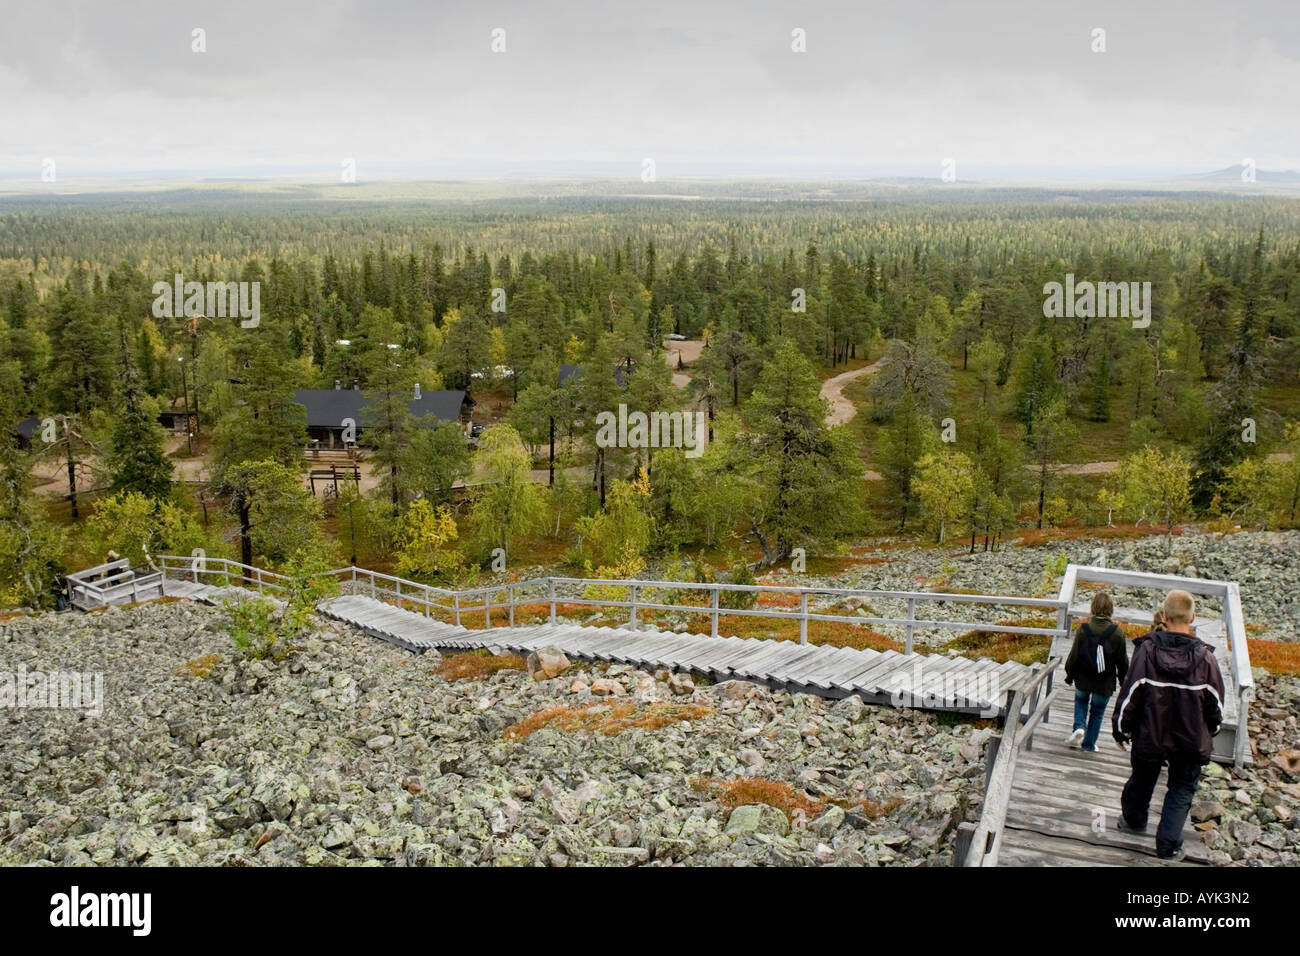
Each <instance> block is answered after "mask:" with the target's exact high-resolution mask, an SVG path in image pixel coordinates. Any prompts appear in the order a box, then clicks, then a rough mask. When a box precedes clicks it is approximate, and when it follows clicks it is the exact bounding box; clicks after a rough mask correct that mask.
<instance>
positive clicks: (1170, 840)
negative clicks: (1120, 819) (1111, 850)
mask: <svg viewBox="0 0 1300 956" xmlns="http://www.w3.org/2000/svg"><path fill="white" fill-rule="evenodd" d="M1131 763H1132V765H1133V773H1132V774H1130V776H1129V778H1128V783H1126V784H1124V794H1123V796H1122V797H1121V798H1120V807H1121V808H1122V810H1123V812H1124V822H1125V823H1127V824H1128V825H1129V826H1130V827H1132V828H1133V829H1134V830H1144V829H1146V825H1147V808H1148V807H1149V806H1150V805H1151V794H1152V793H1154V792H1155V789H1156V782H1157V781H1158V780H1159V779H1160V768H1161V767H1163V766H1164V761H1162V760H1140V759H1138V757H1137V755H1136V754H1134V755H1133V756H1132V759H1131ZM1200 777H1201V765H1200V763H1198V762H1195V761H1183V760H1171V761H1169V787H1168V789H1167V790H1166V791H1165V804H1164V806H1163V807H1162V808H1161V810H1160V826H1159V827H1157V829H1156V856H1162V857H1167V856H1172V855H1173V853H1174V851H1175V850H1177V849H1178V848H1179V847H1180V846H1182V843H1183V826H1184V825H1185V824H1186V823H1187V812H1188V811H1189V810H1190V809H1191V808H1192V797H1194V796H1195V795H1196V782H1197V780H1199V779H1200Z"/></svg>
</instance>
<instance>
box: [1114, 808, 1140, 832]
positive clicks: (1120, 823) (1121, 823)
mask: <svg viewBox="0 0 1300 956" xmlns="http://www.w3.org/2000/svg"><path fill="white" fill-rule="evenodd" d="M1115 829H1116V830H1119V831H1120V832H1121V833H1146V832H1147V828H1146V827H1142V828H1140V829H1139V828H1138V827H1131V826H1129V824H1128V821H1127V820H1125V819H1124V814H1123V812H1122V811H1121V813H1120V815H1119V819H1118V820H1116V821H1115Z"/></svg>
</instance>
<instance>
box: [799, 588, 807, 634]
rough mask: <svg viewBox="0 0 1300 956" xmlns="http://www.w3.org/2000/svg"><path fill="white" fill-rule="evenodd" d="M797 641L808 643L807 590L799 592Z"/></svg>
mask: <svg viewBox="0 0 1300 956" xmlns="http://www.w3.org/2000/svg"><path fill="white" fill-rule="evenodd" d="M799 643H800V644H807V643H808V592H807V591H802V590H801V591H800V592H799Z"/></svg>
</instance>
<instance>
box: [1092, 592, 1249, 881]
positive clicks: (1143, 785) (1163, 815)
mask: <svg viewBox="0 0 1300 956" xmlns="http://www.w3.org/2000/svg"><path fill="white" fill-rule="evenodd" d="M1164 611H1165V626H1164V628H1163V629H1161V630H1159V631H1156V632H1155V633H1154V634H1152V635H1151V636H1150V637H1149V638H1148V639H1147V640H1145V641H1143V642H1142V644H1141V645H1139V646H1138V648H1137V649H1136V650H1135V651H1134V652H1133V667H1132V668H1131V669H1130V670H1129V674H1128V677H1127V679H1126V680H1125V681H1124V686H1123V688H1121V690H1120V695H1119V701H1118V702H1117V703H1116V706H1115V717H1114V727H1113V730H1114V736H1115V742H1116V743H1118V744H1119V745H1120V747H1121V748H1122V747H1124V745H1125V744H1127V743H1130V742H1131V743H1132V745H1133V750H1132V754H1131V765H1132V767H1133V772H1132V774H1130V776H1129V779H1128V783H1126V784H1125V785H1124V792H1123V793H1122V794H1121V795H1120V819H1119V828H1120V829H1121V830H1127V831H1129V832H1132V833H1144V832H1145V831H1146V826H1147V812H1148V807H1149V805H1150V803H1151V795H1152V793H1153V792H1154V791H1155V787H1156V781H1157V780H1159V778H1160V771H1161V769H1162V768H1164V767H1166V766H1167V767H1168V768H1169V780H1168V786H1167V788H1166V790H1165V802H1164V806H1163V807H1162V808H1161V811H1160V824H1159V826H1158V827H1157V828H1156V856H1158V857H1160V858H1161V859H1165V860H1181V859H1182V858H1183V857H1184V856H1186V855H1187V854H1186V851H1185V850H1184V849H1183V826H1184V824H1186V822H1187V813H1188V811H1189V810H1190V809H1191V806H1192V798H1193V797H1194V796H1195V795H1196V783H1197V781H1198V780H1199V779H1200V776H1201V768H1202V767H1204V766H1205V765H1206V764H1207V763H1209V762H1210V754H1211V753H1212V751H1213V748H1214V735H1215V734H1217V733H1218V732H1219V728H1220V727H1221V726H1223V675H1222V673H1221V672H1220V671H1219V662H1218V661H1216V660H1215V659H1214V650H1213V648H1211V647H1210V645H1209V644H1206V643H1205V642H1204V641H1201V640H1199V639H1198V638H1197V637H1195V636H1194V634H1193V631H1192V622H1193V621H1195V620H1196V600H1195V599H1194V598H1193V597H1192V595H1190V594H1189V593H1187V592H1186V591H1170V592H1169V594H1168V596H1166V597H1165V607H1164Z"/></svg>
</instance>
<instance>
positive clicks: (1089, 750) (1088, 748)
mask: <svg viewBox="0 0 1300 956" xmlns="http://www.w3.org/2000/svg"><path fill="white" fill-rule="evenodd" d="M1083 749H1084V750H1086V751H1088V753H1090V754H1095V753H1096V752H1097V747H1096V745H1095V744H1094V745H1093V746H1091V747H1084V748H1083Z"/></svg>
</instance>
